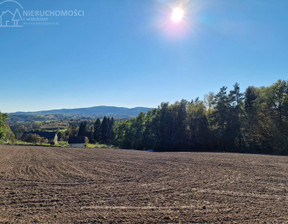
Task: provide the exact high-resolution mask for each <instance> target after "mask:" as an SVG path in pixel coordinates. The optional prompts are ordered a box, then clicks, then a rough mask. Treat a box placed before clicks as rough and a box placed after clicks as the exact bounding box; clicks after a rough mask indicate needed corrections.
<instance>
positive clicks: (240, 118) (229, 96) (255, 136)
mask: <svg viewBox="0 0 288 224" xmlns="http://www.w3.org/2000/svg"><path fill="white" fill-rule="evenodd" d="M6 120H7V115H6V114H1V113H0V139H5V138H6V139H7V138H9V136H10V137H13V136H14V135H13V133H12V132H11V130H10V128H9V126H8V125H7V124H6ZM63 126H65V125H63ZM11 128H12V131H13V132H14V134H15V136H16V138H21V133H22V132H23V131H22V132H21V130H20V129H19V127H18V126H17V125H16V126H13V127H12V126H11ZM46 128H47V127H46ZM26 129H27V128H26ZM23 130H24V129H23ZM77 135H78V136H86V137H88V138H89V141H90V142H91V143H101V144H109V145H112V144H113V145H115V146H117V147H119V148H126V149H139V150H148V149H153V150H155V151H216V152H223V151H224V152H242V153H269V154H282V155H287V154H288V81H284V80H279V81H277V82H276V83H274V84H273V85H271V86H269V87H260V88H256V87H253V86H250V87H248V88H247V89H246V91H245V92H241V91H240V86H239V84H238V83H236V84H235V85H234V86H233V88H232V89H231V90H230V91H229V90H228V89H227V87H222V88H221V89H220V91H219V92H218V93H212V92H211V93H209V94H207V95H205V96H204V99H203V100H200V99H199V98H196V99H194V100H191V101H187V100H181V101H180V102H175V103H174V104H169V103H162V104H161V105H160V106H159V107H158V108H156V109H152V110H150V111H148V112H147V113H143V112H142V113H140V114H139V115H138V116H137V117H136V118H133V119H128V120H123V121H117V120H116V121H115V120H114V119H113V118H107V117H104V118H103V119H101V120H100V119H97V120H96V121H95V120H94V121H93V120H87V121H86V120H85V121H78V122H75V121H74V122H73V121H70V122H69V124H68V126H67V127H66V129H65V132H59V137H60V138H61V139H62V140H67V139H68V138H69V136H77Z"/></svg>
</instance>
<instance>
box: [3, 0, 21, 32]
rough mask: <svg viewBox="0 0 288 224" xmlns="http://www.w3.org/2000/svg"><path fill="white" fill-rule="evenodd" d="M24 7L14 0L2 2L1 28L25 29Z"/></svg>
mask: <svg viewBox="0 0 288 224" xmlns="http://www.w3.org/2000/svg"><path fill="white" fill-rule="evenodd" d="M22 15H23V6H22V5H21V4H20V3H19V2H17V1H14V0H5V1H2V2H0V27H12V28H13V27H23V25H22Z"/></svg>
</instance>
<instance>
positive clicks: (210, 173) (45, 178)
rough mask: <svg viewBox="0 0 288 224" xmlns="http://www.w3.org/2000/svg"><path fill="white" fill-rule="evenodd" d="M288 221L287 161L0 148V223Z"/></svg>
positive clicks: (197, 155) (190, 155)
mask: <svg viewBox="0 0 288 224" xmlns="http://www.w3.org/2000/svg"><path fill="white" fill-rule="evenodd" d="M180 222H181V223H182V224H183V223H288V157H278V156H263V155H242V154H220V153H219V154H215V153H151V152H140V151H128V150H113V149H103V150H100V149H61V148H46V147H30V146H27V147H26V146H25V147H24V146H23V147H20V146H19V147H16V146H0V223H177V224H178V223H180Z"/></svg>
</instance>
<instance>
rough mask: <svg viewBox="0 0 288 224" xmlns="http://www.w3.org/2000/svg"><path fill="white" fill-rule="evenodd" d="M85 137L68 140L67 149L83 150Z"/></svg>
mask: <svg viewBox="0 0 288 224" xmlns="http://www.w3.org/2000/svg"><path fill="white" fill-rule="evenodd" d="M85 143H86V142H85V136H77V137H70V138H69V140H68V144H69V147H73V148H85Z"/></svg>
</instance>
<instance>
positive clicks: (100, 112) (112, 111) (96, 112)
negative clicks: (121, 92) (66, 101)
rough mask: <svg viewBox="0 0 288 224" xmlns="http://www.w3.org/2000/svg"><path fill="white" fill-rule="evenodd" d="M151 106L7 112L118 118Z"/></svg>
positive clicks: (147, 109)
mask: <svg viewBox="0 0 288 224" xmlns="http://www.w3.org/2000/svg"><path fill="white" fill-rule="evenodd" d="M151 109H152V108H147V107H135V108H126V107H113V106H96V107H90V108H77V109H60V110H46V111H37V112H16V113H11V114H9V115H10V117H14V116H29V115H32V116H33V115H34V116H39V115H63V116H65V117H70V116H72V117H94V118H102V117H104V116H106V117H114V118H118V119H127V118H133V117H136V116H138V114H139V113H141V112H145V113H146V112H147V111H149V110H151Z"/></svg>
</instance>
